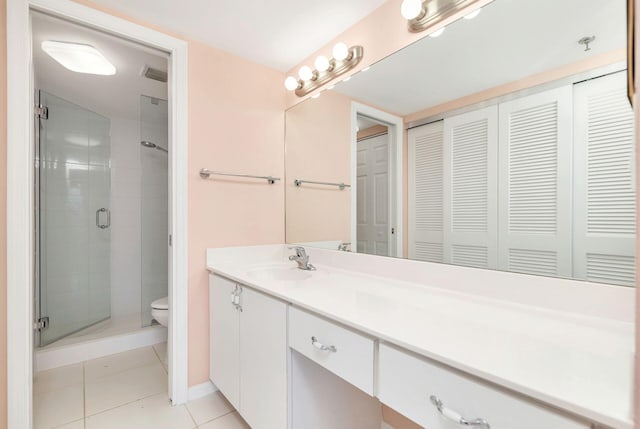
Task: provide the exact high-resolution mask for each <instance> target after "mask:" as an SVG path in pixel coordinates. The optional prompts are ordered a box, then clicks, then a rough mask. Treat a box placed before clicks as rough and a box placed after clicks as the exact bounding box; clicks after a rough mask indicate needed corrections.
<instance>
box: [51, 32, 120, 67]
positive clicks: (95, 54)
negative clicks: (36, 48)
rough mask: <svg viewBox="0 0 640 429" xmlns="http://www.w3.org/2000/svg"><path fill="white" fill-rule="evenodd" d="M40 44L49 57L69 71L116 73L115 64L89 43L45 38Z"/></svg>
mask: <svg viewBox="0 0 640 429" xmlns="http://www.w3.org/2000/svg"><path fill="white" fill-rule="evenodd" d="M41 46H42V50H43V51H45V52H46V53H47V54H49V56H50V57H51V58H53V59H54V60H56V61H57V62H59V63H60V64H62V66H64V67H65V68H67V69H69V70H71V71H74V72H77V73H88V74H99V75H114V74H116V68H115V66H114V65H113V64H111V63H110V62H109V60H107V59H106V58H105V57H104V56H103V55H102V54H101V53H100V51H98V50H97V49H96V48H94V47H93V46H91V45H85V44H82V43H69V42H54V41H51V40H45V41H44V42H42V45H41Z"/></svg>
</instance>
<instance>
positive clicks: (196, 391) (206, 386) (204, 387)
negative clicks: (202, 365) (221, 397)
mask: <svg viewBox="0 0 640 429" xmlns="http://www.w3.org/2000/svg"><path fill="white" fill-rule="evenodd" d="M217 391H218V388H217V387H216V385H215V384H213V383H212V382H211V381H207V382H204V383H202V384H196V385H195V386H191V387H189V392H188V393H187V398H188V400H189V401H195V400H196V399H199V398H202V397H203V396H207V395H209V394H211V393H213V392H217Z"/></svg>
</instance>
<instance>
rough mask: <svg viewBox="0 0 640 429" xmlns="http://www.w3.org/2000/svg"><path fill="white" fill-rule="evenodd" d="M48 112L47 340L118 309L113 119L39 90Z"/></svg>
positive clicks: (44, 219) (41, 203)
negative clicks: (115, 303)
mask: <svg viewBox="0 0 640 429" xmlns="http://www.w3.org/2000/svg"><path fill="white" fill-rule="evenodd" d="M38 96H39V104H40V105H42V106H45V107H46V108H47V111H48V115H47V117H46V118H41V119H40V120H39V139H38V147H37V152H38V161H37V175H38V178H37V180H38V184H39V186H38V188H39V189H38V192H37V197H38V201H37V207H38V213H37V223H38V228H37V230H38V236H37V238H38V240H39V242H38V246H37V247H38V258H37V263H38V285H39V288H38V297H37V298H38V302H37V303H36V304H37V305H36V306H37V309H38V310H39V317H40V319H41V320H43V319H45V320H47V318H48V323H47V327H46V328H44V329H42V330H41V332H40V335H39V343H40V346H43V345H46V344H49V343H51V342H53V341H56V340H58V339H60V338H62V337H65V336H67V335H70V334H72V333H75V332H78V331H80V330H82V329H84V328H86V327H89V326H91V325H93V324H95V323H97V322H100V321H102V320H105V319H108V318H109V317H110V314H111V296H110V295H111V285H110V278H111V274H110V271H111V232H110V223H111V213H110V211H109V202H110V189H111V183H110V182H111V170H110V152H111V139H110V128H111V123H110V121H109V119H108V118H105V117H102V116H100V115H98V114H96V113H93V112H91V111H89V110H87V109H85V108H83V107H80V106H77V105H75V104H72V103H70V102H68V101H65V100H63V99H61V98H59V97H56V96H54V95H52V94H48V93H46V92H44V91H39V93H38Z"/></svg>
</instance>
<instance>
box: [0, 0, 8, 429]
mask: <svg viewBox="0 0 640 429" xmlns="http://www.w3.org/2000/svg"><path fill="white" fill-rule="evenodd" d="M6 12H7V2H6V0H0V40H1V41H2V42H0V130H2V131H0V171H1V172H6V171H7V168H6V166H7V134H6V130H7V44H6V40H7V37H6V35H7V24H6V23H7V19H6ZM6 185H7V177H6V175H5V174H4V173H0V429H6V427H7V319H6V315H7V301H6V298H7V252H6V250H7V234H6V224H7V218H6V212H7V210H6V208H7V186H6Z"/></svg>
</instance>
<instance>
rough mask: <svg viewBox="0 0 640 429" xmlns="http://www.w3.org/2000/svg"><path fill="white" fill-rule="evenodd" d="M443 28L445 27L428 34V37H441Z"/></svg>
mask: <svg viewBox="0 0 640 429" xmlns="http://www.w3.org/2000/svg"><path fill="white" fill-rule="evenodd" d="M445 28H446V27H442V28H441V29H439V30H436V31H434V32H433V33H431V34H429V37H434V38H435V37H440V36H442V33H444V29H445Z"/></svg>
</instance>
